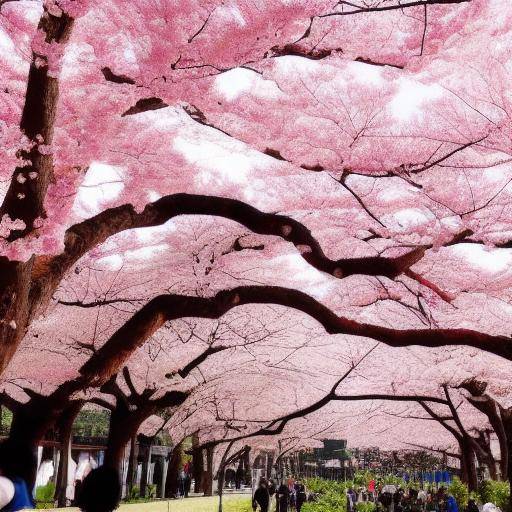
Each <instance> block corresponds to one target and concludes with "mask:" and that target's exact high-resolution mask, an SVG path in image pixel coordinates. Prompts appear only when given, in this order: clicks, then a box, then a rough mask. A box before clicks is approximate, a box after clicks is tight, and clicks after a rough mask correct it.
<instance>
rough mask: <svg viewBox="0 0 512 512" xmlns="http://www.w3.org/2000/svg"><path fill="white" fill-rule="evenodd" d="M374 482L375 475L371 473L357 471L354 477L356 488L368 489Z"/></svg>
mask: <svg viewBox="0 0 512 512" xmlns="http://www.w3.org/2000/svg"><path fill="white" fill-rule="evenodd" d="M372 480H375V475H374V474H373V473H372V472H371V471H357V472H356V474H355V475H354V485H355V486H356V487H364V488H365V489H366V488H367V487H368V484H369V483H370V482H371V481H372Z"/></svg>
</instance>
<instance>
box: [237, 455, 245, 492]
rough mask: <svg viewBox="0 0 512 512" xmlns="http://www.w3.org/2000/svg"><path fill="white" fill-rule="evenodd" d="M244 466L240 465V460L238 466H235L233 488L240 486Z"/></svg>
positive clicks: (243, 474)
mask: <svg viewBox="0 0 512 512" xmlns="http://www.w3.org/2000/svg"><path fill="white" fill-rule="evenodd" d="M244 476H245V473H244V467H243V465H242V461H240V463H239V464H238V467H237V468H236V474H235V488H236V489H240V488H241V487H242V482H243V480H244Z"/></svg>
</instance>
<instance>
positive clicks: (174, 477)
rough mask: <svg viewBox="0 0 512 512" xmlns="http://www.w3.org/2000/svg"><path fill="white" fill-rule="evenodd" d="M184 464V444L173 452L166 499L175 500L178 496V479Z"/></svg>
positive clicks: (166, 484) (167, 479)
mask: <svg viewBox="0 0 512 512" xmlns="http://www.w3.org/2000/svg"><path fill="white" fill-rule="evenodd" d="M182 462H183V442H180V443H178V444H177V445H176V446H175V447H174V448H173V450H172V452H171V458H170V460H169V465H168V466H167V478H166V480H165V497H166V498H175V497H176V496H177V495H178V477H179V472H180V468H181V464H182Z"/></svg>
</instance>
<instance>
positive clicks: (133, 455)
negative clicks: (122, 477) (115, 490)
mask: <svg viewBox="0 0 512 512" xmlns="http://www.w3.org/2000/svg"><path fill="white" fill-rule="evenodd" d="M138 455H139V445H138V443H137V436H135V435H133V436H132V438H131V440H130V460H129V462H128V475H127V477H126V478H127V481H126V485H127V487H128V492H129V493H130V492H131V491H132V489H133V487H134V485H135V479H136V476H137V461H138Z"/></svg>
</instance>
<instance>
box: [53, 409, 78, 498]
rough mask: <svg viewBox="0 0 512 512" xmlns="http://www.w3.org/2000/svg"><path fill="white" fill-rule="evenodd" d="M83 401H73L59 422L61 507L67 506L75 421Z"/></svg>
mask: <svg viewBox="0 0 512 512" xmlns="http://www.w3.org/2000/svg"><path fill="white" fill-rule="evenodd" d="M82 406H83V402H81V401H75V402H72V403H71V404H70V405H69V407H67V408H66V409H65V411H64V412H63V413H62V415H61V417H60V418H59V421H58V422H57V428H58V430H59V439H60V446H59V453H60V456H59V469H58V472H57V484H56V494H57V496H56V497H57V505H58V506H59V507H61V508H62V507H65V506H66V505H67V503H66V488H67V485H68V470H69V453H70V451H71V443H72V440H73V431H72V430H73V423H74V422H75V419H76V417H77V415H78V413H79V412H80V410H81V409H82Z"/></svg>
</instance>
